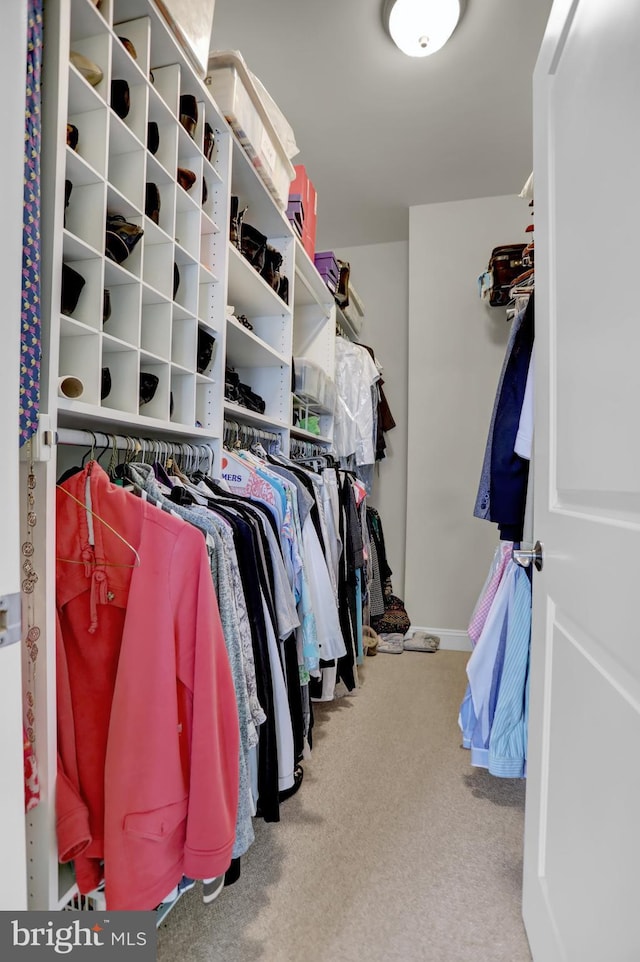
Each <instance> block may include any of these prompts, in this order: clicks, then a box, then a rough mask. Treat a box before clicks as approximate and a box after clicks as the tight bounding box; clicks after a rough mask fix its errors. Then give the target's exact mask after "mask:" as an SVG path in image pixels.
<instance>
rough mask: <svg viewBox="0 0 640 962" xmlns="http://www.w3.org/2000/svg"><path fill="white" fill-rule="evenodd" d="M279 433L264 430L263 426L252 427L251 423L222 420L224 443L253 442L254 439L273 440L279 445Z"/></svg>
mask: <svg viewBox="0 0 640 962" xmlns="http://www.w3.org/2000/svg"><path fill="white" fill-rule="evenodd" d="M280 440H281V439H280V435H279V434H277V433H276V432H275V431H266V430H264V428H258V427H254V426H253V425H252V424H242V423H240V421H230V420H228V419H227V418H225V420H224V441H225V443H234V444H235V443H237V442H238V441H244V442H245V443H246V444H249V445H250V444H253V442H254V441H268V442H270V443H271V442H275V443H277V444H278V445H280Z"/></svg>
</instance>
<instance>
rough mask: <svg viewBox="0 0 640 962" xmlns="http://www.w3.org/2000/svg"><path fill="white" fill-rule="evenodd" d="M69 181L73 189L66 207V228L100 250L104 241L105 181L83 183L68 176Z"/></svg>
mask: <svg viewBox="0 0 640 962" xmlns="http://www.w3.org/2000/svg"><path fill="white" fill-rule="evenodd" d="M67 183H68V184H71V190H70V193H69V203H68V206H67V207H66V208H65V226H66V229H67V230H68V231H69V232H70V233H71V234H74V235H75V236H76V237H78V238H79V239H80V240H82V241H84V242H85V243H86V244H89V245H90V246H91V247H93V248H94V250H98V251H99V250H101V249H102V245H103V242H104V218H105V187H104V182H102V183H98V184H87V185H83V184H77V183H74V182H73V181H72V180H71V178H68V181H67Z"/></svg>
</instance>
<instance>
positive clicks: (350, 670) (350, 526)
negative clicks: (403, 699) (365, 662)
mask: <svg viewBox="0 0 640 962" xmlns="http://www.w3.org/2000/svg"><path fill="white" fill-rule="evenodd" d="M338 494H339V500H340V537H341V539H342V545H343V550H342V557H341V558H340V578H339V585H338V597H339V615H340V627H341V629H342V637H343V638H344V643H345V646H346V649H347V653H346V655H343V656H342V658H338V662H337V671H336V678H337V680H338V681H342V682H344V684H345V686H346V687H347V689H348V691H352V690H353V689H354V688H355V686H356V679H355V661H356V653H357V650H358V608H357V605H358V602H357V582H356V571H357V570H358V569H359V568H362V567H363V565H364V554H363V549H364V545H363V541H362V530H361V528H360V520H359V517H358V508H357V505H356V498H355V494H354V491H353V487H352V485H351V481H350V478H349V475H348V472H346V471H342V472H340V475H339V479H338Z"/></svg>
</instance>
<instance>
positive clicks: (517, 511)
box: [490, 295, 534, 541]
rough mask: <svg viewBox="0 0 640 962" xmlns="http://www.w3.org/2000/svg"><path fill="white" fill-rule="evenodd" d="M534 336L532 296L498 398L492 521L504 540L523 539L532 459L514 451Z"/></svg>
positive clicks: (492, 459) (492, 455)
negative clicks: (530, 460)
mask: <svg viewBox="0 0 640 962" xmlns="http://www.w3.org/2000/svg"><path fill="white" fill-rule="evenodd" d="M533 339H534V300H533V295H531V296H530V298H529V303H528V304H527V307H526V309H525V315H524V318H523V320H522V324H521V325H520V327H519V329H518V331H517V332H516V335H515V338H514V341H513V345H512V349H511V354H510V356H509V360H508V362H507V367H506V369H505V374H504V379H503V382H502V390H501V393H500V397H499V399H498V406H497V409H496V417H495V421H494V428H493V441H492V445H491V507H490V520H491V521H496V522H497V523H498V528H499V530H500V538H501V540H502V541H522V536H523V527H524V513H525V506H526V500H527V483H528V479H529V461H528V460H527V459H526V458H521V457H520V455H518V454H516V453H515V451H514V446H515V443H516V436H517V434H518V427H519V425H520V414H521V412H522V402H523V399H524V392H525V387H526V383H527V373H528V371H529V363H530V361H531V351H532V348H533Z"/></svg>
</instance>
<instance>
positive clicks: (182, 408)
mask: <svg viewBox="0 0 640 962" xmlns="http://www.w3.org/2000/svg"><path fill="white" fill-rule="evenodd" d="M195 403H196V401H195V380H194V377H193V375H192V374H187V373H186V372H185V371H182V370H180V368H177V367H175V365H172V367H171V396H170V411H171V413H170V419H171V421H173V422H175V423H176V424H188V425H189V426H193V427H195V422H196V416H195Z"/></svg>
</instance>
